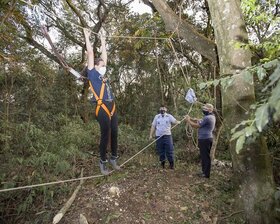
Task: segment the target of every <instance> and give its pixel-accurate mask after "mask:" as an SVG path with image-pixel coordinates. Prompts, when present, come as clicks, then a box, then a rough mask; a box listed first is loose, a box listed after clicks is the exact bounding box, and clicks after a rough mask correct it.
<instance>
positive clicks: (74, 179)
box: [0, 104, 193, 193]
mask: <svg viewBox="0 0 280 224" xmlns="http://www.w3.org/2000/svg"><path fill="white" fill-rule="evenodd" d="M192 107H193V104H191V106H190V109H189V111H188V113H187V115H188V114H189V113H190V112H191V110H192ZM185 119H186V118H185V117H184V118H183V119H182V120H181V121H179V122H178V123H177V124H175V125H174V126H173V127H171V130H172V129H173V128H175V127H176V126H178V125H179V124H181V123H182V122H183V121H184V120H185ZM162 136H163V135H161V136H159V137H158V138H156V139H155V140H153V141H152V142H151V143H149V144H148V145H146V146H145V147H144V148H142V149H141V150H140V151H139V152H137V153H136V154H134V155H133V156H132V157H130V158H129V159H127V160H126V161H125V162H123V163H122V164H121V165H120V167H123V166H124V165H125V164H126V163H128V162H129V161H130V160H132V159H134V158H135V157H136V156H137V155H139V154H140V153H142V152H143V151H144V150H145V149H147V148H148V147H150V146H151V145H152V144H153V143H155V142H156V141H157V140H158V139H160V138H161V137H162ZM114 171H115V170H111V171H110V172H109V174H111V173H113V172H114ZM106 176H108V175H102V174H100V175H93V176H87V177H79V178H73V179H68V180H59V181H53V182H46V183H41V184H33V185H26V186H21V187H14V188H7V189H1V190H0V193H2V192H8V191H15V190H24V189H31V188H35V187H44V186H49V185H54V184H63V183H68V182H74V181H79V180H88V179H95V178H99V177H106Z"/></svg>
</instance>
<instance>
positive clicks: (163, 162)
mask: <svg viewBox="0 0 280 224" xmlns="http://www.w3.org/2000/svg"><path fill="white" fill-rule="evenodd" d="M161 167H162V168H163V169H164V168H165V161H161Z"/></svg>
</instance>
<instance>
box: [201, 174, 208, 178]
mask: <svg viewBox="0 0 280 224" xmlns="http://www.w3.org/2000/svg"><path fill="white" fill-rule="evenodd" d="M198 176H199V177H201V178H209V176H206V175H205V174H204V173H200V174H198Z"/></svg>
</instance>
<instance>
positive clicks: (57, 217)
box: [53, 169, 84, 224]
mask: <svg viewBox="0 0 280 224" xmlns="http://www.w3.org/2000/svg"><path fill="white" fill-rule="evenodd" d="M83 171H84V170H83V169H82V171H81V177H83ZM83 183H84V180H83V179H82V180H81V181H80V184H79V185H78V187H77V188H76V189H75V191H74V192H73V194H72V195H71V197H70V198H69V200H68V201H67V202H66V203H65V204H64V206H63V207H62V208H61V209H60V211H59V212H58V213H57V214H56V215H55V217H54V218H53V224H57V223H59V222H60V220H61V219H62V217H63V216H64V215H65V213H66V212H67V210H68V209H69V208H70V206H71V205H72V203H73V202H74V200H75V198H76V196H77V194H78V192H79V190H80V188H81V186H82V184H83Z"/></svg>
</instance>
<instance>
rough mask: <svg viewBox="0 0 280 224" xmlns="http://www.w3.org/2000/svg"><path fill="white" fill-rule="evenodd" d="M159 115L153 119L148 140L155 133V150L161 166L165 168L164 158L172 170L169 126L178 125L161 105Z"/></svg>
mask: <svg viewBox="0 0 280 224" xmlns="http://www.w3.org/2000/svg"><path fill="white" fill-rule="evenodd" d="M159 111H160V113H159V114H157V115H156V116H155V117H154V120H153V123H152V127H151V130H150V140H151V139H152V138H153V135H154V133H155V137H156V139H157V140H156V148H157V152H158V154H159V160H160V163H161V166H162V167H163V168H165V161H166V158H167V160H168V162H169V168H170V169H174V146H173V140H172V135H171V124H177V123H180V122H179V121H177V120H176V119H175V118H174V117H173V116H172V115H171V114H168V113H167V108H166V107H165V106H164V105H162V106H161V107H160V109H159Z"/></svg>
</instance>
